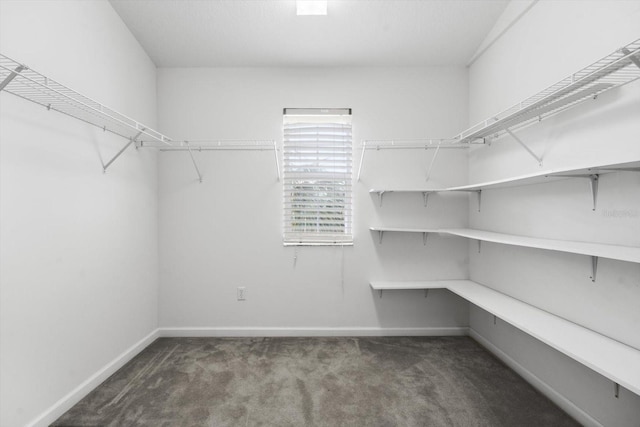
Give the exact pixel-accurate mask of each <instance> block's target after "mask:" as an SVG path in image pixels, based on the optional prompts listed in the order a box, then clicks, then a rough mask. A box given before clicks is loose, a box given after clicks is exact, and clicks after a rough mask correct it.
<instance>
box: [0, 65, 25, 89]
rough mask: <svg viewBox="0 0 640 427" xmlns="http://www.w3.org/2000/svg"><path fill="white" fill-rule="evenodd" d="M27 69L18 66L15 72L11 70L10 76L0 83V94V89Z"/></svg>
mask: <svg viewBox="0 0 640 427" xmlns="http://www.w3.org/2000/svg"><path fill="white" fill-rule="evenodd" d="M26 69H27V67H25V66H24V65H18V66H17V67H16V69H15V70H13V71H12V72H11V74H9V75H8V76H7V77H6V78H5V79H4V80H3V81H2V83H0V92H1V91H2V89H4V88H5V87H6V86H7V85H8V84H9V83H11V80H13V79H15V78H16V76H17V75H18V74H20V73H21V72H22V71H24V70H26Z"/></svg>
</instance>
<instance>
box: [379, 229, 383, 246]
mask: <svg viewBox="0 0 640 427" xmlns="http://www.w3.org/2000/svg"><path fill="white" fill-rule="evenodd" d="M383 234H384V231H382V230H378V243H379V244H382V235H383Z"/></svg>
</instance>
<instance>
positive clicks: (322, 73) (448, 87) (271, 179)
mask: <svg viewBox="0 0 640 427" xmlns="http://www.w3.org/2000/svg"><path fill="white" fill-rule="evenodd" d="M466 82H467V75H466V70H464V69H462V68H409V69H403V68H397V69H396V68H388V69H367V68H363V69H332V68H327V69H304V68H301V69H160V70H159V75H158V88H159V90H158V101H159V110H158V119H159V121H160V125H161V127H162V129H164V130H165V131H166V132H167V133H168V134H170V135H172V136H173V137H175V138H185V139H206V138H214V139H225V138H227V139H229V138H231V139H238V138H240V139H242V138H246V139H274V140H277V141H279V142H280V141H281V139H282V109H283V108H285V107H350V108H353V129H354V131H353V132H354V144H355V145H356V146H358V145H359V144H360V141H361V140H362V139H391V138H420V137H434V136H442V137H446V136H450V135H453V134H454V133H456V132H457V131H459V130H460V129H461V128H462V127H464V125H465V123H466V122H467V112H466V108H467V87H466V85H467V83H466ZM195 154H196V159H197V161H198V163H199V167H200V169H201V170H202V172H203V175H204V182H203V183H202V184H199V183H198V182H197V175H196V172H195V170H194V168H193V166H192V164H191V160H190V159H189V156H188V154H187V153H184V152H180V153H167V152H164V153H160V154H159V174H160V248H161V253H160V259H161V275H160V276H161V290H160V325H161V326H168V327H183V328H193V327H202V328H209V329H208V331H205V332H204V333H232V334H238V333H242V330H241V329H238V328H246V329H245V332H246V331H250V333H253V334H261V333H267V334H272V333H276V332H274V331H276V329H275V328H284V330H283V331H280V332H279V333H284V334H287V333H289V334H295V335H300V334H305V333H312V332H309V331H305V330H304V328H318V329H319V330H320V331H319V332H318V331H316V332H314V333H341V332H340V331H342V332H343V333H350V334H359V333H360V334H362V333H378V334H382V333H399V330H398V328H400V331H401V332H402V333H441V332H443V330H434V329H433V328H457V327H466V325H467V321H468V312H467V309H466V308H467V305H466V303H465V302H463V301H461V300H460V299H458V298H457V297H455V296H453V295H450V294H449V293H447V292H444V291H442V292H437V291H434V292H432V293H430V294H429V298H426V299H425V298H424V297H423V294H422V292H420V291H406V292H388V293H386V294H384V296H383V298H382V299H380V298H379V297H378V295H377V293H373V292H372V291H371V289H370V288H369V285H368V282H369V281H370V280H412V279H413V280H418V279H429V278H433V279H436V278H466V276H467V259H466V257H467V254H466V242H465V241H464V240H463V239H446V238H441V237H437V236H434V237H433V240H432V241H430V242H429V243H428V244H427V245H426V246H423V244H422V237H421V235H407V234H405V235H403V234H391V233H389V234H386V235H385V236H384V241H383V244H382V245H379V244H378V243H377V235H373V234H372V233H371V232H370V231H369V230H368V227H370V226H373V225H389V226H394V225H395V226H403V225H405V226H406V225H415V226H428V225H433V226H438V225H442V226H464V225H466V218H467V213H466V211H467V201H466V198H465V197H457V196H452V197H444V196H442V197H439V196H433V197H432V198H431V199H430V201H429V207H427V208H424V207H423V205H422V197H421V196H420V195H419V194H414V195H402V196H401V195H388V196H386V197H385V199H384V204H383V206H382V207H379V206H378V203H377V198H375V196H371V195H370V194H369V193H368V190H369V189H370V188H372V187H380V186H390V187H392V186H394V185H395V186H397V185H401V186H412V187H418V186H421V185H424V184H425V171H426V168H427V165H428V164H429V161H430V159H431V156H432V155H433V151H429V152H427V151H425V150H417V151H403V152H400V151H393V152H392V151H382V150H381V151H368V152H367V153H366V157H365V164H364V169H363V172H362V178H361V182H359V183H355V186H354V188H355V203H354V205H355V207H354V209H355V221H354V229H355V244H354V246H353V247H344V249H342V248H339V247H299V248H297V249H296V248H293V247H283V245H282V197H283V195H282V184H281V183H280V182H278V181H277V179H276V168H275V161H274V155H273V152H268V151H266V152H202V153H199V152H196V153H195ZM359 158H360V150H359V149H356V150H354V169H355V170H357V167H358V164H359ZM465 165H466V153H465V152H463V151H461V150H449V151H445V150H443V151H441V152H440V155H439V160H438V162H437V163H436V167H435V169H434V172H433V175H432V180H433V182H432V184H431V185H434V186H437V185H453V184H461V183H464V182H466V178H467V177H466V170H465ZM296 256H297V258H296ZM238 286H245V287H246V288H247V292H248V294H247V295H248V298H247V301H244V302H238V301H236V287H238ZM258 328H267V329H268V330H267V331H266V332H265V331H260V330H259V329H258ZM341 328H342V329H341ZM345 328H346V330H347V331H348V332H345ZM412 328H415V329H412ZM223 331H226V332H223ZM455 331H456V330H455V329H453V330H452V329H445V330H444V332H447V333H452V332H455ZM246 333H249V332H246Z"/></svg>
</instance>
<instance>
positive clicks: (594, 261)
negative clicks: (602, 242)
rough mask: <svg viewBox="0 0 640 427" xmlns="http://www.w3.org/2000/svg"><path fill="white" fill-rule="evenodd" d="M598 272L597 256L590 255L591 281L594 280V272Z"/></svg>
mask: <svg viewBox="0 0 640 427" xmlns="http://www.w3.org/2000/svg"><path fill="white" fill-rule="evenodd" d="M597 272H598V257H597V256H592V257H591V281H592V282H593V283H595V282H596V273H597Z"/></svg>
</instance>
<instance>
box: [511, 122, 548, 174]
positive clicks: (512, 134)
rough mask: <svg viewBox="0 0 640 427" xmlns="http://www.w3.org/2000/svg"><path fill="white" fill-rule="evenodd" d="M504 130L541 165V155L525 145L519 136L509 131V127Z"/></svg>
mask: <svg viewBox="0 0 640 427" xmlns="http://www.w3.org/2000/svg"><path fill="white" fill-rule="evenodd" d="M505 131H506V132H507V133H508V134H509V135H511V137H512V138H513V139H515V140H516V142H517V143H518V144H520V145H521V146H522V148H524V149H525V150H527V153H529V154H530V155H531V157H533V158H534V159H536V160H537V161H538V164H539V165H540V166H542V157H538V155H537V154H536V153H534V152H533V150H532V149H531V148H529V146H527V144H525V143H524V142H522V140H521V139H520V138H518V137H517V136H516V135H515V134H514V133H513V132H511V129H509V128H506V129H505Z"/></svg>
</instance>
